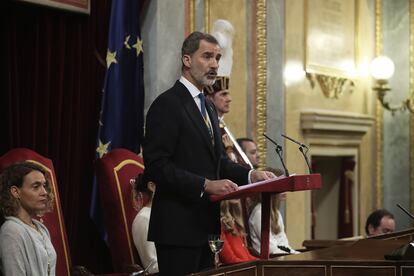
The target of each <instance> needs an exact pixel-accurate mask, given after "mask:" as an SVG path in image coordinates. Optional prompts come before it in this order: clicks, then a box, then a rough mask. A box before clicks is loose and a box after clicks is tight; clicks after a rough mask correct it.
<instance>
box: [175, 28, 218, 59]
mask: <svg viewBox="0 0 414 276" xmlns="http://www.w3.org/2000/svg"><path fill="white" fill-rule="evenodd" d="M201 40H205V41H207V42H209V43H213V44H217V45H218V44H219V43H218V41H217V39H216V38H215V37H214V36H212V35H211V34H207V33H202V32H192V33H191V34H190V35H189V36H187V38H186V39H185V40H184V42H183V46H182V47H181V57H183V56H184V55H192V54H194V53H195V52H196V51H197V50H198V48H199V47H200V41H201Z"/></svg>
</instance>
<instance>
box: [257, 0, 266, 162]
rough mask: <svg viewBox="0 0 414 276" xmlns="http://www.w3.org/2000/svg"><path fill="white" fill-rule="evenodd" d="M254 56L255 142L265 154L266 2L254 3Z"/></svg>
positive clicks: (261, 0) (259, 0)
mask: <svg viewBox="0 0 414 276" xmlns="http://www.w3.org/2000/svg"><path fill="white" fill-rule="evenodd" d="M256 35H257V39H256V54H257V56H256V57H257V85H256V87H257V90H256V91H257V92H256V97H257V102H256V105H257V109H256V118H257V119H256V142H257V149H258V151H259V152H262V153H264V152H266V140H265V137H264V136H263V135H262V133H265V132H266V0H257V1H256ZM265 159H266V158H261V159H260V162H259V167H260V168H263V167H264V166H265V164H266V160H265Z"/></svg>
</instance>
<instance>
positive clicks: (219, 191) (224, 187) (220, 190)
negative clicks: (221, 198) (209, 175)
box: [204, 179, 239, 195]
mask: <svg viewBox="0 0 414 276" xmlns="http://www.w3.org/2000/svg"><path fill="white" fill-rule="evenodd" d="M204 185H205V186H204V191H205V192H206V193H209V194H210V195H224V194H228V193H231V192H234V191H237V190H238V189H239V186H237V184H236V183H234V182H233V181H231V180H228V179H220V180H208V179H206V182H205V184H204Z"/></svg>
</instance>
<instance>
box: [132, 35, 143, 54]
mask: <svg viewBox="0 0 414 276" xmlns="http://www.w3.org/2000/svg"><path fill="white" fill-rule="evenodd" d="M132 47H133V48H135V49H136V50H137V56H139V54H140V53H141V52H144V49H143V48H142V40H141V39H139V36H138V37H137V43H135V44H134V45H132Z"/></svg>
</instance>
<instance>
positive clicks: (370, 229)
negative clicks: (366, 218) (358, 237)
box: [368, 224, 375, 235]
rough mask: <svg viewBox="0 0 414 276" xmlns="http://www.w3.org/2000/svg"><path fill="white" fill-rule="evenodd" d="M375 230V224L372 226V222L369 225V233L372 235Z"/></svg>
mask: <svg viewBox="0 0 414 276" xmlns="http://www.w3.org/2000/svg"><path fill="white" fill-rule="evenodd" d="M374 231H375V228H374V226H372V224H369V225H368V234H369V235H372V234H373V233H374Z"/></svg>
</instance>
